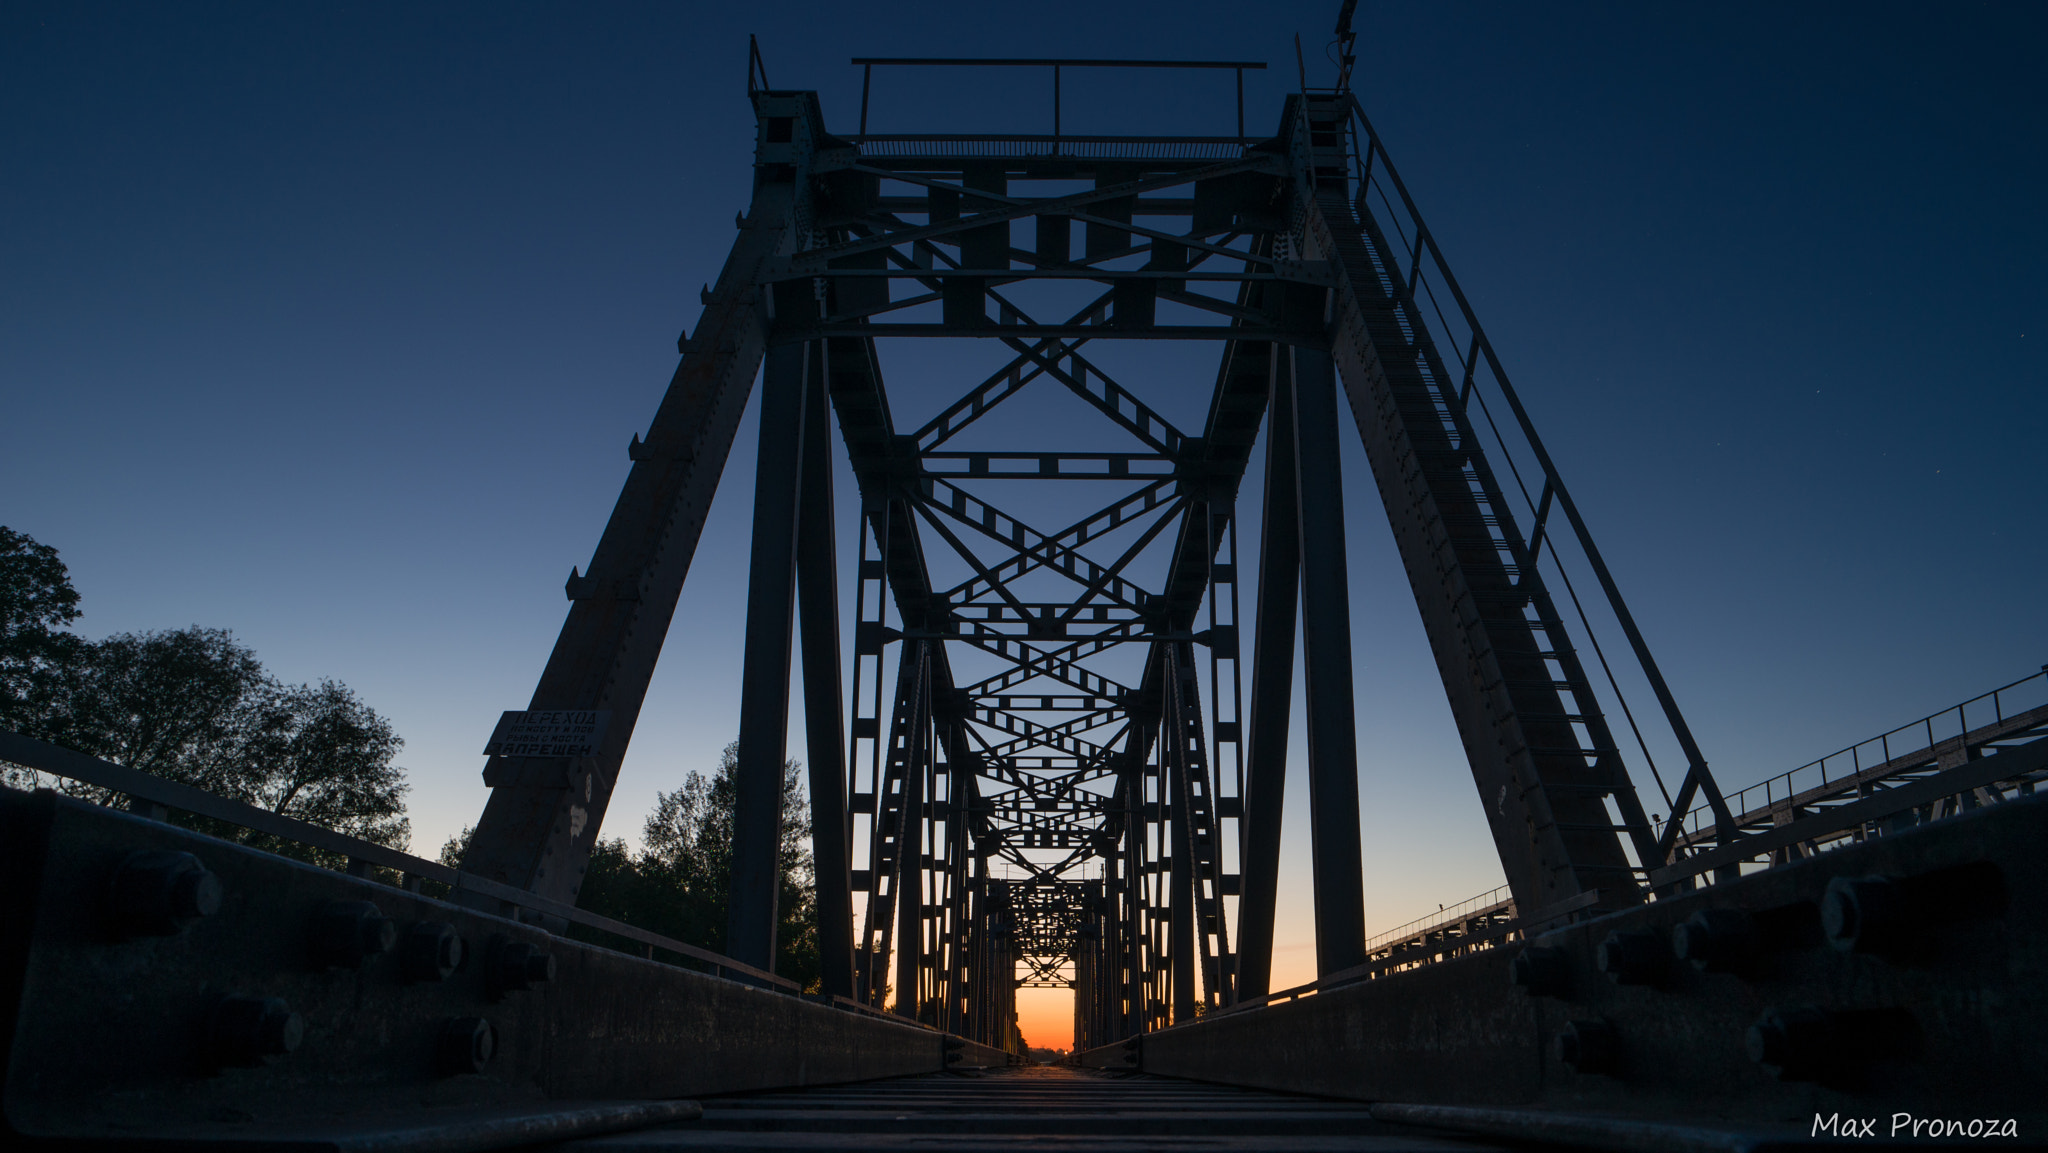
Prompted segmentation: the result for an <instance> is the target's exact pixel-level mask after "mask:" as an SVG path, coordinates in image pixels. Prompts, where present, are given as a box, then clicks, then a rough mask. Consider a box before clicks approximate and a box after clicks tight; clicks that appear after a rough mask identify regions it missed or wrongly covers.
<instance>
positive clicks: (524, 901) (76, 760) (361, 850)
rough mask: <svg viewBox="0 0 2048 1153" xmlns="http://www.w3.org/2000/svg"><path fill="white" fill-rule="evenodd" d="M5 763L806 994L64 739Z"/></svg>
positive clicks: (31, 747)
mask: <svg viewBox="0 0 2048 1153" xmlns="http://www.w3.org/2000/svg"><path fill="white" fill-rule="evenodd" d="M0 763H4V764H10V765H18V766H20V767H22V768H25V769H31V770H34V771H35V772H36V773H39V774H44V775H47V776H51V777H57V778H61V779H64V780H70V781H76V782H78V783H80V784H84V785H90V786H92V787H94V788H98V789H104V790H107V792H108V793H109V794H110V795H111V796H116V797H120V796H125V797H127V798H129V808H130V810H131V811H134V812H137V813H139V814H141V815H143V816H146V817H151V818H153V819H157V820H163V819H166V818H167V817H168V816H169V812H170V811H172V810H175V811H178V812H184V813H190V814H193V815H194V816H199V817H206V818H209V819H211V820H215V821H220V822H223V823H225V824H229V825H233V826H236V827H238V828H242V829H247V830H249V831H250V832H254V833H258V834H261V835H264V836H268V837H275V838H277V839H278V840H281V841H289V842H293V843H296V844H299V845H304V846H306V847H308V848H311V849H314V850H317V851H319V852H322V853H325V854H328V855H330V856H331V857H333V858H336V859H338V860H341V861H344V862H346V871H347V872H348V873H349V875H351V876H354V877H359V878H363V879H365V880H373V881H375V880H379V879H380V878H378V877H377V873H376V871H377V870H379V869H382V870H387V871H389V872H390V873H393V874H396V875H397V877H398V886H399V887H400V888H403V889H405V890H406V891H408V892H413V893H419V892H421V891H422V890H423V888H424V887H425V886H426V885H427V884H435V885H442V886H446V888H447V890H448V893H449V895H450V896H453V895H454V894H455V893H457V892H467V893H475V894H478V895H480V896H484V897H488V898H491V899H494V900H498V901H502V902H504V903H505V904H506V905H508V906H511V907H513V908H515V909H519V910H523V911H525V912H527V913H530V914H536V915H538V916H539V917H541V918H553V919H556V920H558V921H562V922H566V923H568V924H571V925H578V926H581V927H583V928H584V929H587V930H591V931H594V932H596V933H602V934H606V935H608V936H610V937H613V938H618V939H623V940H626V941H630V942H632V943H633V945H634V946H635V947H636V950H637V952H638V955H640V956H642V957H644V958H647V959H649V960H654V961H664V962H665V961H667V958H664V957H663V956H661V954H663V953H667V954H670V955H671V956H673V957H675V958H687V959H688V960H689V961H692V962H696V963H697V964H699V965H708V966H710V975H711V976H714V977H720V978H724V979H728V980H736V981H740V982H742V983H744V984H748V985H753V986H756V987H765V988H767V989H770V990H773V991H775V992H779V993H785V994H789V995H792V996H801V995H805V994H803V992H802V989H801V988H800V987H799V986H798V985H797V984H796V982H794V981H791V980H789V979H788V978H787V977H778V976H776V975H775V974H774V973H770V972H767V971H766V970H762V969H757V968H754V967H753V966H751V965H746V964H743V963H741V962H739V961H736V960H734V959H732V958H731V957H727V956H725V955H723V954H720V953H715V952H713V951H711V950H709V949H705V948H702V947H700V946H697V945H692V944H689V943H687V942H684V941H678V940H675V939H673V938H671V937H666V936H663V935H662V934H660V933H654V932H650V931H648V930H646V929H642V928H639V927H638V926H635V925H629V924H626V923H625V922H623V921H615V920H613V919H611V918H610V917H605V916H601V915H599V914H597V913H592V912H590V911H588V910H585V909H579V908H577V907H576V906H574V905H569V904H564V903H562V902H560V901H551V900H549V899H547V898H545V897H541V896H538V895H536V894H534V893H530V892H527V891H526V890H524V889H519V888H515V887H513V886H511V885H505V884H501V883H499V882H496V881H492V880H488V879H486V878H484V877H479V876H477V875H476V874H474V873H465V872H463V871H462V870H460V869H457V868H453V867H451V866H448V865H444V864H442V863H441V862H439V861H430V860H427V859H426V858H424V857H415V856H413V855H412V854H410V853H406V852H402V851H400V850H398V849H393V848H391V847H389V846H387V845H380V844H377V843H376V842H374V841H365V840H362V839H361V838H358V837H351V836H349V835H348V834H346V833H339V832H336V831H334V830H333V829H329V828H324V827H322V826H319V825H313V824H308V823H306V822H305V821H301V820H298V819H296V818H293V817H287V816H284V815H282V814H280V813H274V812H271V811H270V810H268V809H263V808H258V807H257V806H255V805H250V804H246V803H244V802H241V801H237V800H232V799H230V798H227V797H223V796H219V795H217V794H214V793H209V792H207V791H206V790H204V789H198V788H194V787H192V786H191V785H186V784H181V783H179V782H177V781H173V780H169V779H166V778H164V777H159V776H155V775H153V774H150V773H145V772H143V771H141V770H139V769H131V768H128V767H127V766H125V765H117V764H115V763H113V762H111V761H105V760H101V759H100V758H98V757H94V756H90V755H88V754H85V753H81V752H78V751H76V750H73V749H67V748H64V747H63V746H61V745H53V744H50V743H49V742H47V741H40V740H37V739H35V738H33V737H25V736H22V735H21V734H19V733H12V732H7V731H5V730H0ZM75 799H88V798H75ZM202 835H204V834H202ZM244 847H247V846H244ZM521 919H524V918H521ZM542 927H546V926H545V925H543V926H542ZM583 943H584V944H588V945H593V946H595V947H597V948H610V949H613V951H615V952H628V951H629V950H624V949H618V948H616V947H615V946H613V945H610V944H608V943H606V942H605V941H601V940H600V941H589V940H586V941H584V942H583ZM685 967H693V966H685ZM810 999H812V1000H824V1001H828V1002H829V1003H830V1004H833V1005H835V1006H836V1007H838V1008H841V1009H845V1010H847V1011H849V1012H858V1013H865V1014H868V1015H871V1016H886V1017H888V1018H889V1019H890V1020H892V1021H901V1022H904V1023H906V1024H920V1027H925V1028H929V1026H922V1025H921V1023H919V1022H914V1021H911V1020H910V1019H909V1018H907V1017H900V1016H897V1015H895V1014H887V1013H883V1012H882V1011H881V1010H878V1009H875V1008H872V1007H870V1006H867V1005H863V1004H860V1003H858V1002H856V1001H851V1000H848V999H847V998H844V997H831V998H821V997H815V996H813V997H810Z"/></svg>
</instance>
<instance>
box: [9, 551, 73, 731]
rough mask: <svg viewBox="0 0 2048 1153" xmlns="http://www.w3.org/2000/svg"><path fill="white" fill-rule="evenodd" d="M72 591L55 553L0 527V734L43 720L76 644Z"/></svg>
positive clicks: (23, 729)
mask: <svg viewBox="0 0 2048 1153" xmlns="http://www.w3.org/2000/svg"><path fill="white" fill-rule="evenodd" d="M78 615H79V610H78V591H77V590H76V589H74V588H72V587H71V574H70V572H69V571H68V570H66V569H65V567H64V562H63V561H61V560H59V559H57V550H56V549H53V548H51V547H50V546H49V545H45V544H37V543H36V542H35V541H34V540H33V539H31V538H30V537H29V536H28V535H27V534H25V533H18V532H15V531H14V530H13V529H11V528H8V527H6V526H5V525H0V729H10V730H13V731H15V732H26V731H28V730H29V729H30V728H32V727H34V726H35V725H36V723H37V721H38V720H39V719H40V718H41V717H43V716H44V715H46V714H47V712H48V711H49V709H50V706H51V701H52V699H53V697H54V695H55V692H56V688H57V682H58V680H59V678H60V676H61V674H62V670H63V669H65V668H66V667H68V666H69V665H71V664H72V663H73V662H74V661H75V660H76V657H77V649H78V647H79V644H80V642H79V639H78V638H77V637H76V636H73V635H72V634H71V633H68V632H63V631H60V630H62V629H63V628H65V627H66V626H68V625H70V624H71V622H73V621H75V620H77V619H78Z"/></svg>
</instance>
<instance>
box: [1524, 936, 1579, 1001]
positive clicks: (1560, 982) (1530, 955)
mask: <svg viewBox="0 0 2048 1153" xmlns="http://www.w3.org/2000/svg"><path fill="white" fill-rule="evenodd" d="M1508 980H1509V981H1510V982H1512V983H1513V984H1515V985H1517V986H1519V987H1521V988H1522V989H1524V990H1527V991H1528V993H1529V995H1530V996H1532V997H1563V996H1564V995H1565V994H1567V993H1569V992H1570V991H1571V987H1572V965H1571V959H1570V958H1569V957H1567V956H1565V952H1564V950H1563V949H1557V948H1552V947H1550V946H1548V945H1530V946H1527V947H1526V948H1524V949H1523V950H1522V951H1521V952H1519V953H1516V954H1515V956H1514V959H1512V960H1510V961H1509V962H1508Z"/></svg>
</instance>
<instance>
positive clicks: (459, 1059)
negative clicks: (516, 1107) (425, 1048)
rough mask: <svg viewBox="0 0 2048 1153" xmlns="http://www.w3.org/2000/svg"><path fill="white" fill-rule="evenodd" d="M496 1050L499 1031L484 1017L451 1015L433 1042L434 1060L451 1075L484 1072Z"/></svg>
mask: <svg viewBox="0 0 2048 1153" xmlns="http://www.w3.org/2000/svg"><path fill="white" fill-rule="evenodd" d="M497 1052H498V1031H497V1030H496V1029H493V1028H491V1023H490V1022H489V1021H486V1020H484V1019H483V1018H482V1017H450V1018H448V1019H447V1020H445V1021H443V1022H441V1032H440V1035H439V1036H438V1037H437V1038H436V1039H435V1042H434V1062H435V1064H436V1065H437V1066H438V1067H439V1068H440V1070H441V1072H442V1074H444V1075H445V1076H450V1077H453V1076H457V1075H459V1074H462V1073H481V1072H483V1071H484V1066H485V1065H488V1064H490V1062H491V1058H492V1057H494V1056H496V1055H497Z"/></svg>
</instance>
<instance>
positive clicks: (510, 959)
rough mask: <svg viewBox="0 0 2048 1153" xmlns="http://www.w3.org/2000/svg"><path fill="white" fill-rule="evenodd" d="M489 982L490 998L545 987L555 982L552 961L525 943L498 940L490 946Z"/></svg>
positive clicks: (536, 948) (552, 956)
mask: <svg viewBox="0 0 2048 1153" xmlns="http://www.w3.org/2000/svg"><path fill="white" fill-rule="evenodd" d="M488 978H489V983H490V987H491V995H492V996H493V997H502V996H504V995H505V994H506V993H510V992H515V991H517V990H520V989H531V988H533V987H534V986H535V985H545V984H547V983H548V982H549V981H552V980H554V979H555V958H554V955H553V954H551V953H547V952H544V951H543V950H541V949H540V948H539V947H537V946H534V945H529V944H527V943H526V942H525V941H508V940H505V939H504V938H502V937H500V938H498V939H497V940H495V941H493V942H492V943H491V960H490V967H489V973H488Z"/></svg>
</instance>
